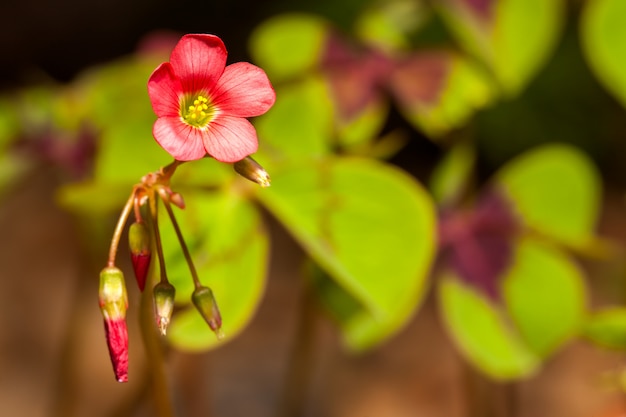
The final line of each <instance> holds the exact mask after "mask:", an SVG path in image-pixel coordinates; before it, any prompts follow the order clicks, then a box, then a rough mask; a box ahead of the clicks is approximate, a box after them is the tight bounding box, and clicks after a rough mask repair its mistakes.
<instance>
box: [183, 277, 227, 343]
mask: <svg viewBox="0 0 626 417" xmlns="http://www.w3.org/2000/svg"><path fill="white" fill-rule="evenodd" d="M191 301H193V304H194V305H195V306H196V309H198V311H199V312H200V315H201V316H202V318H204V321H206V322H207V324H208V325H209V327H210V328H211V330H213V332H215V334H216V335H217V337H218V338H221V337H222V333H221V331H220V329H221V327H222V316H221V315H220V310H219V308H218V307H217V302H216V301H215V297H214V296H213V291H212V290H211V289H210V288H208V287H198V288H196V289H195V290H194V292H193V294H191Z"/></svg>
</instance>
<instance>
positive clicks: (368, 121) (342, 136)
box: [336, 100, 389, 153]
mask: <svg viewBox="0 0 626 417" xmlns="http://www.w3.org/2000/svg"><path fill="white" fill-rule="evenodd" d="M388 113H389V103H388V102H387V101H385V100H374V101H372V102H371V103H370V104H369V105H368V106H367V108H365V109H364V110H363V111H362V112H360V113H359V114H358V115H357V116H355V117H354V118H353V119H352V120H350V121H349V122H346V123H341V121H338V122H339V123H340V124H339V126H337V132H336V133H337V140H338V142H339V143H340V145H341V146H342V147H344V148H345V149H346V150H347V151H348V153H353V152H357V153H358V152H359V150H362V149H364V148H365V149H366V148H369V146H370V144H371V143H372V142H373V141H374V140H376V139H377V138H378V135H379V134H380V132H381V131H382V129H383V127H384V124H385V122H386V121H387V115H388Z"/></svg>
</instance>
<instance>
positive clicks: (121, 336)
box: [98, 267, 128, 382]
mask: <svg viewBox="0 0 626 417" xmlns="http://www.w3.org/2000/svg"><path fill="white" fill-rule="evenodd" d="M98 295H99V301H100V311H101V312H102V316H103V317H104V332H105V336H106V340H107V345H108V348H109V356H110V357H111V363H112V364H113V372H114V373H115V378H116V379H117V380H118V381H119V382H126V381H128V329H127V327H126V310H127V308H128V295H127V293H126V285H125V283H124V274H123V273H122V271H120V270H119V269H118V268H116V267H107V268H104V269H103V270H102V272H100V287H99V292H98Z"/></svg>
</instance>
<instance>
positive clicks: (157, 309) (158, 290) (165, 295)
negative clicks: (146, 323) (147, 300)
mask: <svg viewBox="0 0 626 417" xmlns="http://www.w3.org/2000/svg"><path fill="white" fill-rule="evenodd" d="M152 294H153V302H154V316H155V319H156V324H157V327H158V328H159V331H160V332H161V334H162V335H163V336H165V333H166V332H167V326H168V325H169V324H170V320H171V319H172V313H173V312H174V297H175V295H176V288H174V286H173V285H172V284H170V283H169V282H166V281H161V282H159V283H158V284H157V285H155V286H154V289H153V290H152Z"/></svg>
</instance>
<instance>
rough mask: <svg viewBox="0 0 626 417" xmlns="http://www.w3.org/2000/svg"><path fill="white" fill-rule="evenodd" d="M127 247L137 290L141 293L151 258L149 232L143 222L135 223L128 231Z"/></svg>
mask: <svg viewBox="0 0 626 417" xmlns="http://www.w3.org/2000/svg"><path fill="white" fill-rule="evenodd" d="M128 245H129V246H130V259H131V261H132V263H133V271H134V272H135V279H136V280H137V285H138V286H139V289H140V290H141V291H143V289H144V287H145V286H146V277H147V276H148V269H149V268H150V259H151V257H152V254H151V249H150V232H149V231H148V228H147V227H146V224H145V223H144V222H135V223H133V224H131V225H130V228H129V229H128Z"/></svg>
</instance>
